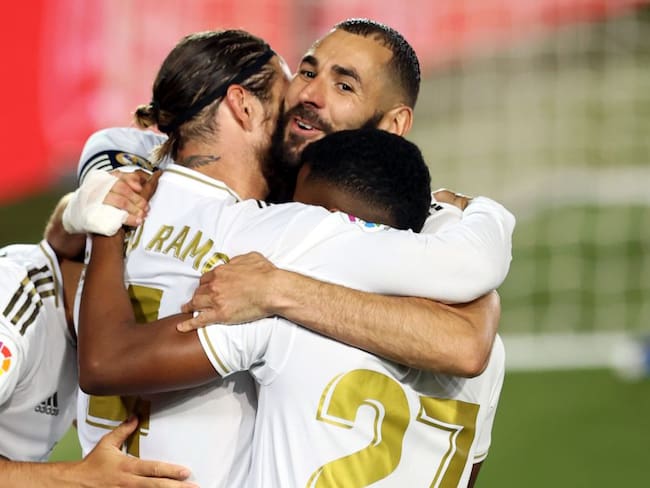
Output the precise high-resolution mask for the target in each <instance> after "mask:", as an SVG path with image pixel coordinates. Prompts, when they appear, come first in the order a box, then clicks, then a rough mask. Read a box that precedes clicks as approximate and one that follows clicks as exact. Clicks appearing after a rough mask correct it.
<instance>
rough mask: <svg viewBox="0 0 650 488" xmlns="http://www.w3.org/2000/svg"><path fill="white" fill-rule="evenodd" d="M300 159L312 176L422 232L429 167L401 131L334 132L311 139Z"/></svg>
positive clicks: (397, 225) (398, 224)
mask: <svg viewBox="0 0 650 488" xmlns="http://www.w3.org/2000/svg"><path fill="white" fill-rule="evenodd" d="M300 162H301V164H305V165H308V166H309V173H308V175H307V179H308V180H312V181H314V180H320V181H323V182H326V183H328V184H331V185H335V186H336V187H337V188H338V189H340V190H343V191H345V192H347V193H349V194H351V195H354V196H355V197H356V198H359V199H361V201H363V202H364V203H366V204H367V205H368V206H372V207H373V208H374V209H375V210H380V211H383V212H385V213H386V216H387V219H389V220H390V224H391V225H392V226H393V227H395V228H398V229H412V230H413V231H415V232H419V231H420V230H421V229H422V226H423V225H424V221H425V220H426V218H427V216H428V215H429V206H430V204H431V176H430V175H429V168H428V167H427V165H426V163H425V161H424V158H423V157H422V153H421V152H420V150H419V149H418V147H417V146H416V145H415V144H413V143H412V142H409V141H407V140H406V139H404V138H403V137H401V136H397V135H395V134H391V133H389V132H386V131H383V130H380V129H373V128H364V129H353V130H343V131H338V132H333V133H331V134H328V135H327V136H325V137H323V138H322V139H319V140H317V141H314V142H312V143H311V144H309V145H308V146H307V147H306V148H305V150H304V151H303V152H302V155H301V157H300ZM343 210H345V209H343ZM360 217H363V216H360ZM378 223H389V222H378Z"/></svg>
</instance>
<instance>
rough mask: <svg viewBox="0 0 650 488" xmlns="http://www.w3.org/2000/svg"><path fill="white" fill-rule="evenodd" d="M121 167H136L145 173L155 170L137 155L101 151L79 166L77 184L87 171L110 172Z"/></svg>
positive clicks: (152, 165) (154, 166)
mask: <svg viewBox="0 0 650 488" xmlns="http://www.w3.org/2000/svg"><path fill="white" fill-rule="evenodd" d="M123 166H138V167H140V168H143V169H146V170H147V171H153V170H154V169H155V168H156V165H154V164H153V163H151V162H150V161H149V160H148V159H146V158H143V157H142V156H139V155H137V154H133V153H128V152H124V151H101V152H99V153H97V154H94V155H93V156H91V157H89V158H88V159H87V160H86V161H85V162H84V163H83V164H82V165H81V170H80V171H79V182H80V183H82V182H83V180H84V178H85V177H86V175H87V174H88V172H89V171H92V170H96V169H98V170H102V171H111V170H113V169H118V168H121V167H123Z"/></svg>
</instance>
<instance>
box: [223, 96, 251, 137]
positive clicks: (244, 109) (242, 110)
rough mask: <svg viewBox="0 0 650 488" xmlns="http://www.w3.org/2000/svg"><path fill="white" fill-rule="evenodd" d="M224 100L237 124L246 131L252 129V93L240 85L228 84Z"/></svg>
mask: <svg viewBox="0 0 650 488" xmlns="http://www.w3.org/2000/svg"><path fill="white" fill-rule="evenodd" d="M225 102H226V103H227V104H228V107H229V108H230V111H231V113H232V115H233V117H234V118H235V120H236V121H237V122H238V123H239V125H241V126H242V128H243V129H244V130H246V131H250V130H252V128H253V117H252V112H253V109H252V104H251V102H252V95H251V94H250V93H248V91H246V89H244V87H242V86H241V85H230V86H229V87H228V91H227V92H226V96H225Z"/></svg>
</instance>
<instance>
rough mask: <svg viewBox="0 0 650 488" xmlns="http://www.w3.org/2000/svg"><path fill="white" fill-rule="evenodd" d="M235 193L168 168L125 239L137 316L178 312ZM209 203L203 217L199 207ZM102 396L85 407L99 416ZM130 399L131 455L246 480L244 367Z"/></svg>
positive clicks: (213, 478)
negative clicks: (200, 383) (133, 417)
mask: <svg viewBox="0 0 650 488" xmlns="http://www.w3.org/2000/svg"><path fill="white" fill-rule="evenodd" d="M237 200H238V197H237V195H236V194H234V193H233V192H232V191H231V190H230V189H228V188H227V187H226V185H224V184H223V183H221V182H219V181H216V180H213V179H211V178H208V177H206V176H204V175H202V174H200V173H197V172H195V171H192V170H189V169H187V168H184V167H181V166H178V165H170V166H169V167H168V168H167V169H166V171H165V173H164V174H163V176H162V177H161V178H160V181H159V183H158V188H157V190H156V193H155V195H154V196H153V198H152V200H151V210H150V212H149V215H148V216H147V219H146V221H145V223H144V224H143V225H142V226H141V227H139V228H138V229H136V230H135V231H134V232H133V234H132V235H131V237H130V239H129V243H128V245H127V260H126V276H125V281H126V283H127V285H128V289H129V293H130V295H131V298H132V301H133V303H134V309H135V311H136V317H137V319H138V321H141V322H145V321H151V320H155V319H156V318H158V317H164V316H167V315H170V314H174V313H178V312H179V311H180V306H181V305H182V304H183V303H185V302H186V301H188V300H189V299H190V298H191V296H192V292H193V291H194V289H195V288H196V286H197V285H198V279H199V277H200V275H201V274H202V272H204V271H206V270H207V269H209V268H211V267H213V266H214V265H215V264H217V263H218V262H219V260H220V257H221V254H220V252H219V243H218V242H217V240H216V239H215V238H214V236H215V235H216V234H217V228H218V222H219V216H220V209H221V208H222V207H226V206H230V205H232V204H233V203H235V202H236V201H237ZM208 206H209V208H210V211H211V213H210V215H208V216H206V215H205V213H204V212H201V209H202V208H204V207H208ZM103 401H104V400H102V399H99V400H98V399H96V398H94V397H93V398H91V400H90V405H89V412H91V414H93V413H95V411H94V410H93V405H95V404H96V405H98V406H101V407H100V408H101V411H99V412H98V415H97V416H99V417H101V415H102V411H105V412H109V410H108V409H107V407H106V406H105V405H104V404H102V403H101V402H103ZM113 401H114V402H115V401H116V400H113ZM129 401H130V402H132V404H135V405H136V409H138V410H139V411H140V412H141V413H143V412H144V417H145V420H144V423H141V426H140V429H139V432H138V434H139V435H138V436H137V439H136V443H135V444H132V446H131V452H132V453H133V454H137V455H139V456H140V457H142V458H146V459H158V460H163V461H170V462H174V463H177V464H181V465H184V466H187V467H189V468H190V469H191V470H192V474H193V478H192V480H193V481H196V482H198V483H199V485H200V486H202V487H219V486H224V487H226V486H227V487H232V486H243V484H244V483H243V479H244V476H245V475H246V473H247V470H248V466H249V459H250V445H251V440H252V434H253V432H252V431H253V426H254V419H255V408H256V395H255V386H254V384H253V381H252V379H251V378H250V376H249V375H248V374H246V373H241V374H239V375H237V376H236V377H233V378H229V379H227V380H216V381H215V382H213V383H212V384H210V385H207V386H204V387H200V388H194V389H190V390H185V391H181V392H175V393H168V394H161V395H156V396H155V397H153V398H151V399H150V400H148V401H144V400H141V399H139V400H129ZM104 432H105V431H104Z"/></svg>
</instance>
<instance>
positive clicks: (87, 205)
mask: <svg viewBox="0 0 650 488" xmlns="http://www.w3.org/2000/svg"><path fill="white" fill-rule="evenodd" d="M118 181H119V179H118V178H117V177H116V176H113V175H112V174H109V173H107V172H105V171H91V172H90V173H89V174H88V175H87V176H86V179H85V180H84V182H83V184H82V185H81V186H80V187H79V188H78V189H77V190H76V191H75V192H74V193H73V195H72V197H71V198H70V201H69V202H68V205H67V207H66V208H65V210H64V212H63V228H64V229H65V230H66V232H68V233H70V234H83V233H95V234H101V235H105V236H112V235H114V234H115V233H116V232H117V231H118V230H120V227H122V224H124V222H126V219H127V217H128V213H127V212H126V210H120V209H117V208H115V207H112V206H111V205H106V204H104V203H103V201H104V199H105V198H106V195H108V192H109V191H110V189H111V188H112V187H113V185H114V184H115V183H116V182H118Z"/></svg>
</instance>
